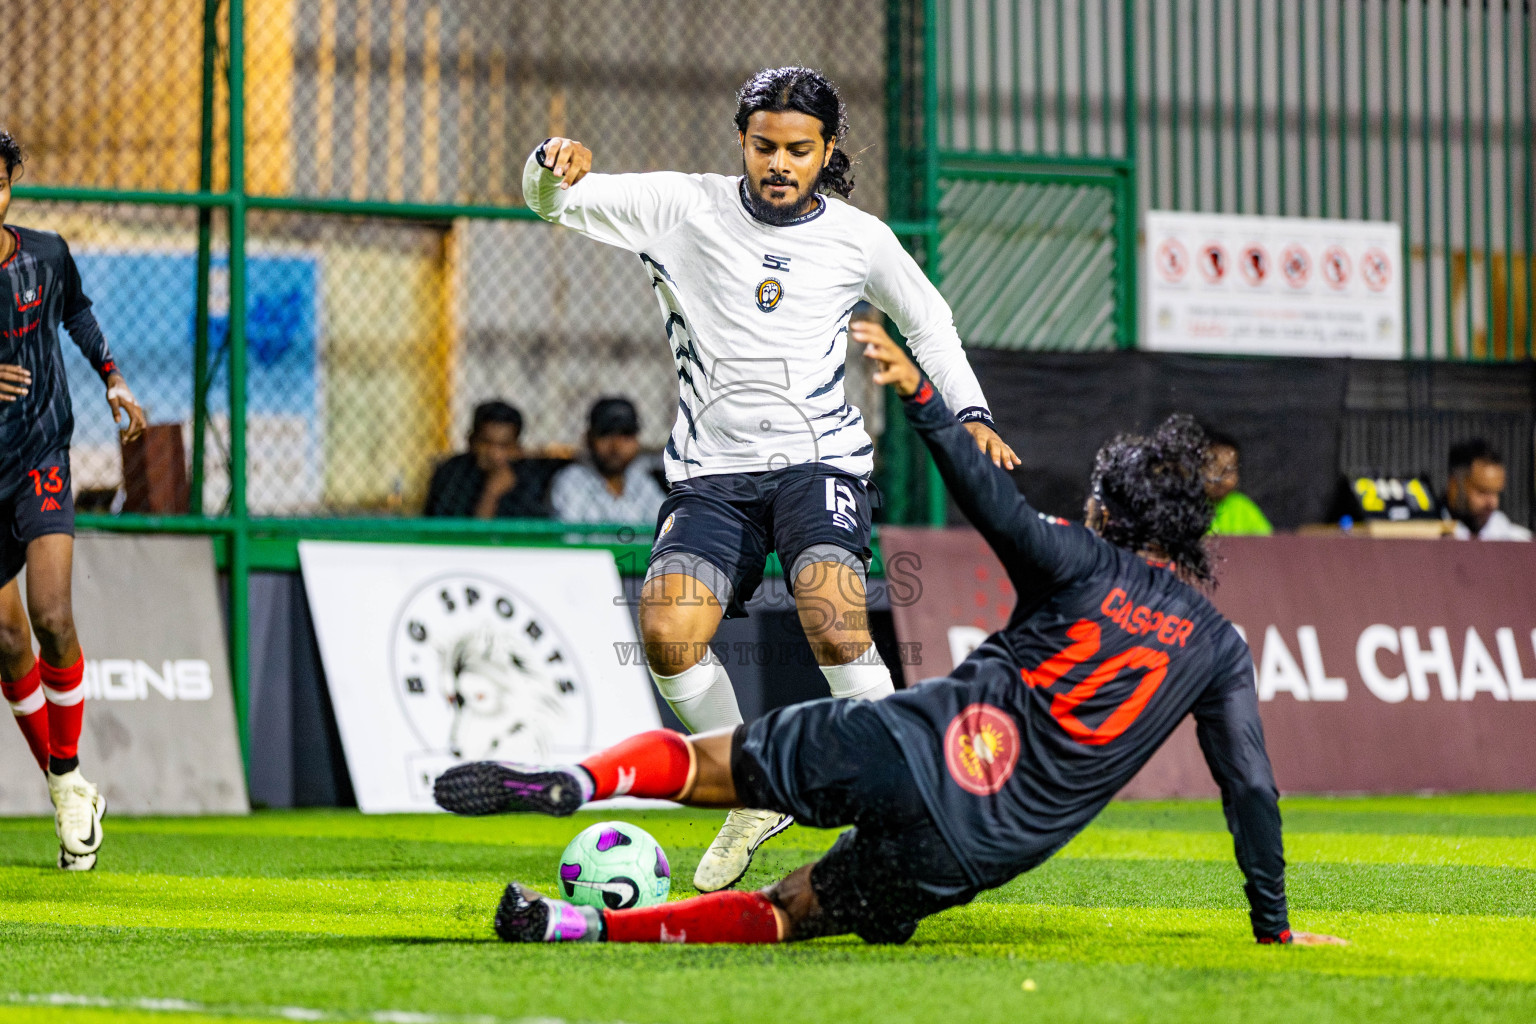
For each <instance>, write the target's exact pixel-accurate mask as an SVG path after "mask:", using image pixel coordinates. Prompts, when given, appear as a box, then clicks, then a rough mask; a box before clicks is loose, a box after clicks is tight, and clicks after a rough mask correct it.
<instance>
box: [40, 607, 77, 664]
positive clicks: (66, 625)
mask: <svg viewBox="0 0 1536 1024" xmlns="http://www.w3.org/2000/svg"><path fill="white" fill-rule="evenodd" d="M32 631H33V632H34V633H36V634H37V642H38V645H39V646H41V647H42V648H43V651H44V652H45V653H47V652H49V651H60V650H64V649H66V648H70V647H73V646H74V644H75V617H74V615H73V614H72V613H71V612H70V609H69V606H68V605H63V606H59V605H42V606H39V607H37V608H34V609H33V610H32Z"/></svg>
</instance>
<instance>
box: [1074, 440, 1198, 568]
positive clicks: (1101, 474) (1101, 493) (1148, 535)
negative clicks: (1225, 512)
mask: <svg viewBox="0 0 1536 1024" xmlns="http://www.w3.org/2000/svg"><path fill="white" fill-rule="evenodd" d="M1207 447H1208V444H1207V441H1206V437H1205V432H1204V431H1203V430H1201V429H1200V426H1199V424H1197V423H1196V422H1195V421H1194V418H1193V417H1190V416H1185V415H1182V414H1179V415H1173V416H1169V417H1168V418H1167V419H1166V420H1164V421H1163V422H1162V423H1161V424H1160V425H1159V426H1158V428H1157V429H1156V430H1154V431H1153V432H1152V433H1151V434H1149V435H1146V436H1141V435H1137V434H1116V435H1115V436H1114V437H1113V438H1111V439H1110V440H1109V441H1108V442H1107V443H1106V444H1105V445H1104V446H1103V447H1102V448H1100V449H1099V452H1098V454H1097V455H1096V456H1094V460H1093V477H1092V481H1091V486H1092V493H1093V497H1094V499H1095V500H1096V501H1097V502H1098V503H1099V507H1100V509H1101V510H1102V520H1101V522H1100V525H1099V536H1101V537H1103V538H1104V539H1105V540H1107V541H1109V542H1110V543H1111V544H1115V545H1117V546H1119V547H1122V548H1125V549H1127V550H1129V551H1152V552H1155V553H1159V554H1161V555H1162V556H1163V557H1165V558H1168V559H1169V560H1170V561H1172V562H1173V563H1174V564H1175V565H1176V566H1178V568H1179V571H1180V572H1181V573H1182V574H1184V575H1185V576H1187V577H1188V578H1189V579H1191V580H1193V581H1195V582H1197V583H1203V584H1208V583H1210V582H1211V581H1212V579H1213V573H1212V565H1211V554H1210V551H1209V550H1208V549H1207V548H1206V542H1205V537H1206V534H1207V533H1208V532H1209V531H1210V528H1211V515H1212V509H1211V502H1210V499H1208V498H1207V497H1206V496H1205V461H1206V449H1207Z"/></svg>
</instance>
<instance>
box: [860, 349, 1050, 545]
mask: <svg viewBox="0 0 1536 1024" xmlns="http://www.w3.org/2000/svg"><path fill="white" fill-rule="evenodd" d="M848 330H849V333H850V334H851V335H852V337H853V340H854V341H855V342H858V343H859V344H861V345H863V347H864V356H865V358H867V359H869V360H871V361H872V362H873V363H874V364H875V365H876V367H877V370H876V372H875V375H874V380H875V383H876V384H888V385H890V386H891V387H893V388H895V390H896V393H897V394H898V395H900V396H901V398H902V406H903V408H904V409H905V410H906V413H907V419H908V421H909V422H910V423H911V424H912V426H913V427H914V428H915V429H916V430H917V432H918V435H919V436H921V437H922V439H923V442H924V443H925V444H926V445H927V446H928V450H929V451H930V452H932V453H933V460H934V462H935V463H936V464H937V465H938V467H939V474H940V475H941V476H942V477H943V478H944V486H945V487H946V488H948V490H949V493H950V494H951V495H953V497H954V499H955V503H956V504H957V505H959V506H960V511H961V512H963V513H965V517H966V518H967V519H968V520H970V522H971V523H972V525H974V526H975V527H976V529H977V530H979V531H981V535H982V536H983V537H984V538H985V539H986V541H987V543H988V544H989V545H990V546H991V547H992V550H993V551H995V552H997V555H998V557H999V558H1000V559H1001V560H1002V562H1003V565H1004V566H1005V567H1006V568H1007V569H1008V571H1009V572H1010V573H1013V572H1015V571H1016V570H1017V569H1019V568H1021V565H1022V564H1024V563H1027V564H1029V565H1042V564H1046V563H1048V562H1051V561H1052V560H1053V557H1054V555H1053V552H1054V549H1053V547H1052V545H1051V542H1050V541H1051V539H1050V538H1049V537H1046V536H1044V532H1045V530H1046V529H1048V527H1047V526H1046V525H1045V523H1044V522H1042V521H1041V519H1040V516H1039V513H1037V512H1036V511H1035V510H1034V509H1033V508H1031V507H1030V505H1029V502H1027V501H1026V500H1025V499H1024V496H1023V495H1022V494H1020V493H1019V489H1018V488H1017V487H1015V486H1014V485H1013V480H1012V479H1011V478H1010V477H1009V476H1008V474H1007V473H1006V472H1004V471H1003V469H1002V468H1001V466H1000V464H999V463H997V462H994V460H993V459H992V457H991V456H990V455H989V454H988V453H987V452H986V451H984V450H983V449H982V448H981V447H980V446H978V444H977V443H976V441H975V440H974V439H973V438H972V436H971V434H970V432H969V431H968V430H967V429H966V427H965V425H964V424H961V423H960V422H959V421H957V420H956V419H955V417H954V414H953V413H951V412H950V411H949V407H948V406H947V405H945V404H944V399H943V397H942V396H941V395H940V394H939V393H938V390H937V389H936V388H935V387H934V386H933V384H932V383H931V382H929V381H928V380H927V379H925V378H924V377H923V374H922V372H921V371H919V370H918V368H917V366H916V365H915V364H914V363H913V362H912V360H911V359H909V358H908V357H907V354H906V353H905V352H903V351H902V350H901V346H899V345H897V344H896V342H895V341H894V340H892V338H891V336H890V335H889V334H887V333H886V332H885V330H884V329H883V328H881V327H880V326H879V325H877V324H870V323H854V324H851V325H850V326H849V328H848Z"/></svg>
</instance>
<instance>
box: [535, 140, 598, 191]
mask: <svg viewBox="0 0 1536 1024" xmlns="http://www.w3.org/2000/svg"><path fill="white" fill-rule="evenodd" d="M544 166H545V167H548V168H549V170H550V173H551V174H553V175H554V176H555V177H557V178H560V179H562V180H561V182H560V187H561V188H570V187H571V186H572V185H574V184H576V183H577V182H578V181H580V180H581V179H582V178H585V177H586V176H587V172H588V171H590V170H591V169H592V151H591V150H590V149H588V148H587V147H586V146H583V145H582V144H581V143H579V142H577V141H576V140H575V139H562V138H559V137H558V136H557V137H555V138H552V139H546V140H544Z"/></svg>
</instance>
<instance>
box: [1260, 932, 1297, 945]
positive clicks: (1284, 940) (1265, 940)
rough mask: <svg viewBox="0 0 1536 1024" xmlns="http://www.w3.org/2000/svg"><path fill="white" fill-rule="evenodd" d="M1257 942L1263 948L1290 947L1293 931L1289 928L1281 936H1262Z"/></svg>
mask: <svg viewBox="0 0 1536 1024" xmlns="http://www.w3.org/2000/svg"><path fill="white" fill-rule="evenodd" d="M1257 941H1258V943H1259V945H1261V946H1289V945H1290V944H1291V930H1290V929H1289V928H1287V929H1286V930H1285V931H1283V932H1281V933H1280V934H1279V935H1260V936H1257Z"/></svg>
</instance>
